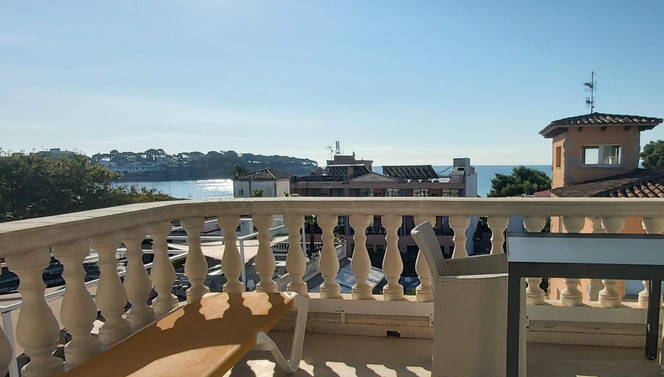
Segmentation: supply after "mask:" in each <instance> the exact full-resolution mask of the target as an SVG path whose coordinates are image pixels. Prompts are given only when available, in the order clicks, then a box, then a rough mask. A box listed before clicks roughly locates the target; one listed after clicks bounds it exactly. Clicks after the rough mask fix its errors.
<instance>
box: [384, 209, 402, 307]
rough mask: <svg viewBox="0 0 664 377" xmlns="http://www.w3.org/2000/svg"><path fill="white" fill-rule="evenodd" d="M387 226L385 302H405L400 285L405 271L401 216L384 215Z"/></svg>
mask: <svg viewBox="0 0 664 377" xmlns="http://www.w3.org/2000/svg"><path fill="white" fill-rule="evenodd" d="M382 221H383V225H384V226H385V231H386V233H387V234H386V236H385V240H386V241H387V248H386V249H385V257H384V258H383V272H385V279H386V280H387V285H386V286H385V288H383V297H385V301H396V300H403V298H404V297H403V286H401V284H399V278H401V272H402V271H403V262H402V261H401V253H400V252H399V234H398V232H399V227H401V216H400V215H396V214H391V215H384V216H383V217H382Z"/></svg>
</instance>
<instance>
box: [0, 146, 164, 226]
mask: <svg viewBox="0 0 664 377" xmlns="http://www.w3.org/2000/svg"><path fill="white" fill-rule="evenodd" d="M117 177H118V175H117V174H115V173H113V172H112V171H110V170H109V169H108V168H105V167H103V166H99V165H93V164H91V163H90V161H89V160H88V158H87V157H85V156H81V155H76V156H73V157H48V156H43V155H35V154H33V155H20V154H15V155H13V156H11V157H0V221H9V220H19V219H24V218H32V217H40V216H49V215H56V214H62V213H68V212H75V211H82V210H88V209H95V208H102V207H111V206H116V205H121V204H129V203H139V202H150V201H157V200H169V199H172V198H170V197H169V196H168V195H166V194H163V193H161V192H158V191H156V190H148V189H145V188H141V189H138V188H136V187H130V188H126V187H113V186H112V185H111V182H113V180H114V179H116V178H117Z"/></svg>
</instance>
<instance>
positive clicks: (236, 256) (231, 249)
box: [217, 215, 245, 293]
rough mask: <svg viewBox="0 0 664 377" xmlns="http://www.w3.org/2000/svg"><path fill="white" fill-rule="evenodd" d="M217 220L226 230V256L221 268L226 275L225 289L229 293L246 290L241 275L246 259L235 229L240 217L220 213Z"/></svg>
mask: <svg viewBox="0 0 664 377" xmlns="http://www.w3.org/2000/svg"><path fill="white" fill-rule="evenodd" d="M217 222H218V223H219V226H220V227H221V228H222V229H223V230H224V256H223V257H222V259H221V270H222V271H224V275H226V284H224V287H223V290H224V292H228V293H240V292H244V284H242V282H241V281H240V275H241V274H242V267H243V266H244V263H245V261H244V260H242V258H241V257H240V253H239V251H238V250H237V245H236V241H237V236H236V235H235V230H236V229H237V226H238V225H239V224H240V217H239V216H237V215H226V216H222V215H219V217H218V218H217Z"/></svg>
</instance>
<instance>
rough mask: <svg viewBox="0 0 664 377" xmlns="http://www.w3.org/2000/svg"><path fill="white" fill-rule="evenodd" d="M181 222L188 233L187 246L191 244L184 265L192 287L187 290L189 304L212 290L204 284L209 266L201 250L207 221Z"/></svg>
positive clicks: (189, 218)
mask: <svg viewBox="0 0 664 377" xmlns="http://www.w3.org/2000/svg"><path fill="white" fill-rule="evenodd" d="M181 222H182V227H183V228H184V230H185V232H187V244H189V252H188V253H187V261H186V262H185V263H184V273H185V275H187V279H189V283H190V284H191V287H189V289H187V302H188V303H189V302H193V301H196V300H198V299H200V298H201V297H203V295H204V294H206V293H208V292H210V289H208V287H206V286H205V284H204V283H205V276H207V272H208V265H207V261H206V260H205V255H203V251H202V250H201V232H202V231H203V227H204V226H205V219H204V218H202V217H188V218H186V219H182V220H181Z"/></svg>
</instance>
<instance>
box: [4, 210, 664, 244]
mask: <svg viewBox="0 0 664 377" xmlns="http://www.w3.org/2000/svg"><path fill="white" fill-rule="evenodd" d="M284 213H290V214H301V215H306V214H311V213H314V214H316V215H321V214H333V215H354V214H360V215H368V214H374V215H390V214H398V215H409V214H413V215H415V214H418V215H445V216H454V215H481V216H501V215H502V216H506V215H509V216H511V215H517V216H525V217H527V216H585V217H630V216H635V217H658V216H660V215H661V214H662V213H664V199H662V198H644V199H641V198H628V199H621V198H421V197H420V198H313V197H311V198H306V197H285V198H249V199H220V200H207V201H193V200H192V201H177V202H157V203H139V204H130V205H124V206H118V207H112V208H105V209H97V210H90V211H83V212H76V213H72V214H66V215H57V216H49V217H42V218H36V219H27V220H18V221H12V222H6V223H0V245H2V249H5V250H6V249H11V250H10V252H12V253H16V252H20V251H23V250H30V249H35V248H40V247H48V246H50V245H52V244H56V243H60V242H68V241H71V240H73V239H76V238H78V237H80V235H81V234H85V235H86V236H87V237H94V236H97V235H102V234H108V233H109V232H114V231H118V232H119V231H122V230H124V229H129V228H136V227H140V226H144V225H145V223H146V221H160V220H171V219H180V218H185V217H191V216H196V217H201V216H203V217H214V216H219V215H220V214H224V215H236V216H239V215H244V214H252V215H261V214H265V215H273V214H284ZM141 215H145V216H141ZM6 245H11V246H12V247H11V248H8V247H6Z"/></svg>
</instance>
